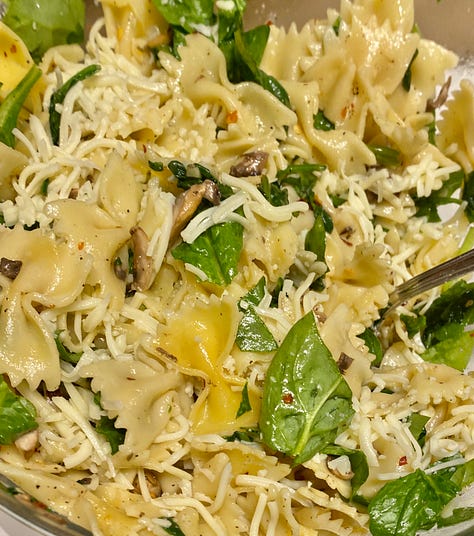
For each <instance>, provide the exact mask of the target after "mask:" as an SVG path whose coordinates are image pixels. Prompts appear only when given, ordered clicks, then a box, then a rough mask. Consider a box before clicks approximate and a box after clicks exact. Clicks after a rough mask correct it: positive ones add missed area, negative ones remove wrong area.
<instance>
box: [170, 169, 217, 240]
mask: <svg viewBox="0 0 474 536" xmlns="http://www.w3.org/2000/svg"><path fill="white" fill-rule="evenodd" d="M203 199H207V200H208V201H209V202H210V203H212V204H213V205H218V204H219V203H220V192H219V188H218V187H217V184H216V183H215V182H213V181H211V180H209V179H206V180H205V181H203V182H201V183H200V184H193V186H191V188H189V189H188V190H186V191H185V192H183V193H182V194H181V195H179V196H178V198H177V199H176V203H175V206H174V211H173V212H174V213H173V217H174V221H173V227H172V228H171V234H170V243H173V242H174V241H175V240H176V238H178V235H179V233H180V232H181V231H182V230H183V229H184V227H185V225H186V224H187V223H188V222H189V220H190V219H191V218H192V217H193V215H194V213H195V212H196V210H197V208H198V207H199V205H200V204H201V201H202V200H203Z"/></svg>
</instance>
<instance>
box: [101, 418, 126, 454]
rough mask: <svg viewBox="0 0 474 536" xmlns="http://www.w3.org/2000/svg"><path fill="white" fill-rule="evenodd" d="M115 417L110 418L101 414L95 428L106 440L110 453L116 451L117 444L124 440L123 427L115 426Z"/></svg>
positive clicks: (124, 430)
mask: <svg viewBox="0 0 474 536" xmlns="http://www.w3.org/2000/svg"><path fill="white" fill-rule="evenodd" d="M115 421H116V419H110V418H109V417H107V416H105V415H103V416H102V417H101V418H100V420H99V421H98V422H97V423H96V425H95V429H96V431H97V432H98V433H99V434H102V435H103V436H104V437H105V438H106V439H107V441H108V443H109V445H110V449H111V451H112V454H115V453H116V452H118V449H119V446H120V445H122V444H123V442H124V441H125V434H126V432H127V430H126V429H125V428H115Z"/></svg>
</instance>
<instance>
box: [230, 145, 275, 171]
mask: <svg viewBox="0 0 474 536" xmlns="http://www.w3.org/2000/svg"><path fill="white" fill-rule="evenodd" d="M267 160H268V153H266V152H265V151H252V152H251V153H245V154H244V155H243V156H242V159H241V160H240V161H239V162H237V164H235V166H232V167H231V168H230V174H231V175H233V176H234V177H255V176H257V175H261V174H262V173H263V169H264V168H265V164H266V163H267Z"/></svg>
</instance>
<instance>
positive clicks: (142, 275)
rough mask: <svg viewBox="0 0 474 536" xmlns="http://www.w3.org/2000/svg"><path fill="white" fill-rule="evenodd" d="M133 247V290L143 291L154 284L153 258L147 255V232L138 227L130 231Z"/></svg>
mask: <svg viewBox="0 0 474 536" xmlns="http://www.w3.org/2000/svg"><path fill="white" fill-rule="evenodd" d="M130 234H131V235H132V247H133V283H132V289H133V290H138V291H143V290H147V289H149V288H150V286H151V284H152V283H153V273H152V268H153V263H152V258H151V257H149V256H148V255H147V250H148V244H149V240H148V236H147V234H146V233H145V231H144V230H143V229H142V228H141V227H139V226H138V225H136V226H135V227H132V228H131V229H130Z"/></svg>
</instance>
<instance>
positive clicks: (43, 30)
mask: <svg viewBox="0 0 474 536" xmlns="http://www.w3.org/2000/svg"><path fill="white" fill-rule="evenodd" d="M6 4H7V6H8V8H7V11H6V13H5V16H4V17H3V19H2V22H4V23H5V24H6V25H7V26H9V27H10V28H11V29H12V30H13V31H14V32H15V33H16V34H17V35H19V36H20V37H21V39H22V40H23V42H24V43H25V44H26V46H27V47H28V50H29V51H30V53H31V56H32V57H33V59H34V60H35V61H36V62H39V61H40V60H41V58H42V57H43V55H44V53H45V52H46V51H47V50H49V49H50V48H51V47H53V46H57V45H63V44H71V43H79V44H81V43H82V42H83V40H84V24H85V4H84V1H83V0H68V1H67V2H65V1H64V0H9V1H8V2H6Z"/></svg>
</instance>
